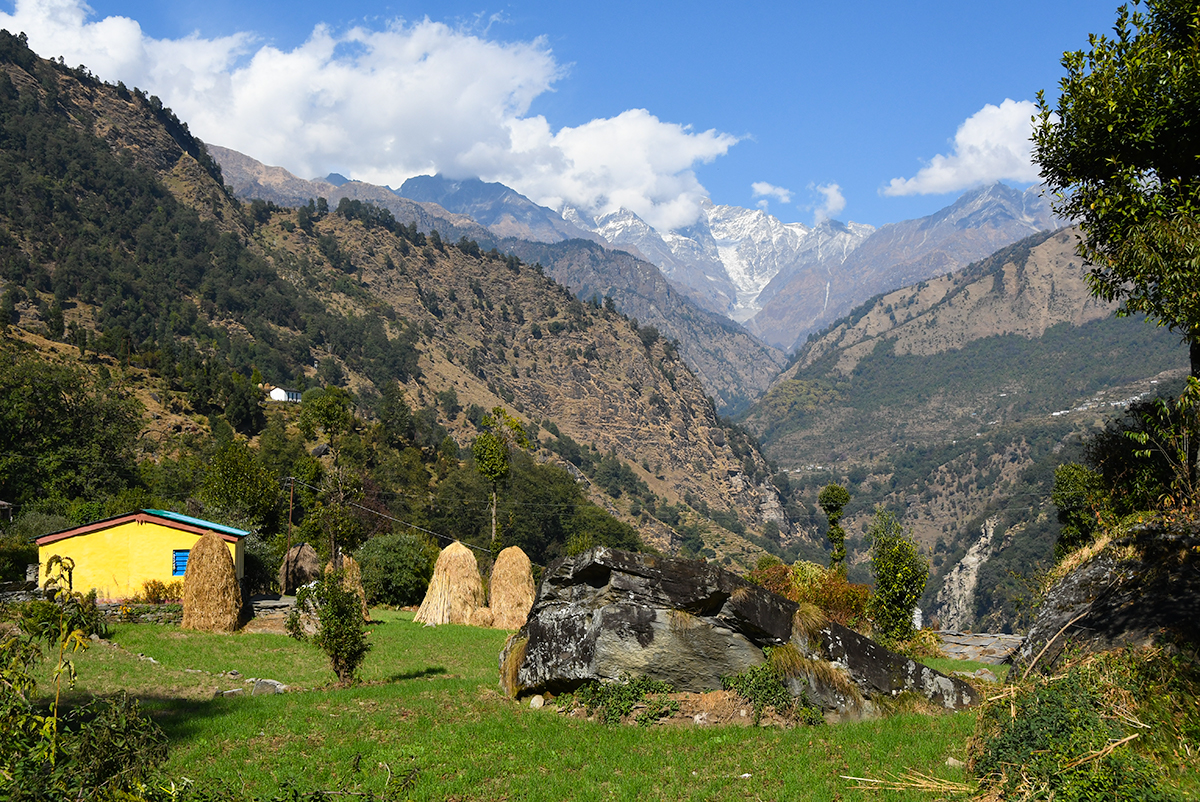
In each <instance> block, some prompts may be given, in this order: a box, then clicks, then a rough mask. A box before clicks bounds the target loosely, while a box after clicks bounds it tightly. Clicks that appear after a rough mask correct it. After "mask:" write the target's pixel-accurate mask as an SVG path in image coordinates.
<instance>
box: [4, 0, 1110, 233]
mask: <svg viewBox="0 0 1200 802" xmlns="http://www.w3.org/2000/svg"><path fill="white" fill-rule="evenodd" d="M1116 5H1117V3H1116V2H1115V1H1114V2H1073V1H1071V0H1055V2H1049V3H1047V2H1044V0H1043V2H1026V1H1025V0H1009V2H1004V3H985V4H972V3H962V2H955V3H949V2H918V3H896V2H857V3H854V2H847V3H811V2H791V3H771V2H762V3H754V4H731V3H712V2H702V1H698V0H692V1H691V2H687V3H676V2H666V3H663V2H660V3H634V2H623V1H621V2H606V3H590V4H583V3H562V2H557V3H543V2H509V3H501V4H496V5H480V4H477V3H474V4H469V3H463V2H457V1H452V2H439V3H420V2H391V3H379V2H364V1H362V0H349V1H348V2H340V3H330V2H327V0H326V1H325V2H320V3H318V2H307V0H292V1H291V2H287V3H283V2H265V1H261V0H260V1H256V0H241V2H227V0H213V1H210V2H205V3H195V2H191V3H172V2H144V1H143V0H94V2H92V3H91V4H90V6H87V5H83V4H82V3H81V2H80V0H18V2H11V0H10V2H0V25H2V26H3V27H8V28H20V29H22V30H26V31H27V33H28V34H29V37H30V44H31V46H32V47H33V48H34V49H35V50H36V51H37V52H39V53H40V54H41V55H43V56H57V55H63V56H64V57H65V58H66V60H67V62H68V63H71V64H79V63H83V64H86V65H87V66H89V67H90V68H91V69H92V70H93V72H95V73H96V74H97V75H99V76H100V77H101V78H103V79H105V80H110V81H116V80H123V81H125V82H126V83H127V84H130V85H137V86H141V87H142V88H145V89H146V90H148V91H150V92H152V93H154V94H158V95H159V96H160V97H162V98H163V100H164V102H166V103H167V104H168V105H170V106H171V107H172V108H174V109H175V110H176V112H177V113H179V115H180V116H181V117H182V118H183V119H185V120H186V121H188V122H189V124H190V126H191V128H192V130H193V131H194V132H195V133H197V134H198V135H199V136H200V137H201V138H203V139H204V140H205V141H208V142H212V143H215V144H219V145H225V146H228V147H232V148H235V149H237V150H240V151H242V152H245V153H247V154H248V155H250V156H253V157H255V158H257V159H260V160H262V161H265V162H267V163H269V164H278V165H281V166H284V167H286V168H288V169H290V170H292V171H293V172H295V173H297V174H299V175H301V176H303V177H312V176H315V175H323V174H325V173H327V172H330V171H338V172H342V173H344V174H346V175H349V176H351V177H354V178H361V179H363V180H368V181H374V182H377V183H385V184H390V185H391V186H398V185H399V183H400V182H402V181H403V179H404V178H405V177H407V176H409V175H414V174H419V173H422V172H429V171H432V170H435V169H436V170H441V171H443V172H446V173H448V174H452V175H458V176H466V175H479V176H480V177H482V178H484V179H486V180H499V181H503V182H504V183H506V184H509V185H510V186H514V187H515V188H517V189H518V190H520V191H522V192H524V193H525V194H527V195H529V196H530V197H532V198H534V199H535V200H537V201H539V202H543V203H546V204H547V205H552V206H560V205H562V204H569V205H572V206H576V207H579V208H582V209H584V210H586V211H589V212H592V213H601V212H603V211H606V210H611V209H613V208H616V207H617V206H627V207H629V208H632V209H633V210H634V211H636V212H638V213H639V214H641V215H642V216H643V217H645V218H646V219H648V220H649V221H650V222H651V223H653V224H655V225H657V226H659V227H660V228H670V227H674V226H678V225H684V224H686V223H687V222H688V221H689V219H690V218H694V216H695V214H696V209H697V208H698V207H697V204H698V202H699V199H700V198H702V197H704V196H708V197H711V198H712V200H714V201H715V202H717V203H726V204H732V205H738V206H747V207H753V206H755V205H760V206H764V207H765V208H767V209H768V210H769V211H770V212H771V213H772V214H774V215H776V216H778V217H780V218H781V219H783V220H784V221H786V222H793V221H799V222H804V223H812V222H813V221H814V219H816V218H819V217H820V216H822V215H826V214H832V216H834V217H836V218H838V219H842V220H854V221H857V222H864V223H870V224H873V225H881V224H883V223H887V222H893V221H896V220H902V219H907V218H912V217H918V216H921V215H924V214H928V213H930V212H932V211H934V210H936V209H938V208H941V207H942V206H945V205H946V204H947V203H949V202H951V201H952V200H953V198H954V197H956V196H957V195H958V194H959V193H960V192H961V191H962V190H963V189H965V188H967V187H969V186H971V185H973V184H976V183H979V182H984V181H991V180H997V179H1003V180H1007V181H1009V182H1010V183H1013V184H1014V185H1017V186H1026V185H1028V183H1029V182H1030V181H1031V180H1032V178H1033V173H1032V169H1031V167H1030V166H1029V164H1028V156H1027V153H1025V152H1023V151H1022V148H1024V147H1026V146H1025V145H1024V144H1023V143H1024V141H1025V138H1026V133H1025V131H1026V129H1025V128H1024V126H1025V125H1026V123H1025V120H1026V119H1027V118H1028V116H1029V112H1030V108H1029V106H1028V103H1029V101H1032V100H1033V98H1034V95H1035V93H1036V92H1037V90H1038V89H1046V90H1048V93H1049V94H1051V95H1053V93H1054V90H1055V87H1056V84H1057V81H1058V78H1059V77H1060V75H1061V67H1060V65H1059V59H1060V58H1061V55H1062V52H1063V51H1064V50H1068V49H1079V48H1084V47H1086V46H1087V35H1088V33H1089V32H1108V31H1109V30H1110V28H1111V25H1112V22H1113V20H1114V19H1115V9H1116ZM1006 101H1008V102H1007V103H1006Z"/></svg>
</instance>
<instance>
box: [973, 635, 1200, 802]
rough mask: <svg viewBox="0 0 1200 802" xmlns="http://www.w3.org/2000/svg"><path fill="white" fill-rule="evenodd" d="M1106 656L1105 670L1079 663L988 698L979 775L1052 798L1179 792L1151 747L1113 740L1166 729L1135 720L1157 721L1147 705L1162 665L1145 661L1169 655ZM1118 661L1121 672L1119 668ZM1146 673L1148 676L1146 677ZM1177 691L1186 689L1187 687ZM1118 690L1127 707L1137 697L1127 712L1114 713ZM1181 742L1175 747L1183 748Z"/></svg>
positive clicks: (1158, 796)
mask: <svg viewBox="0 0 1200 802" xmlns="http://www.w3.org/2000/svg"><path fill="white" fill-rule="evenodd" d="M1131 657H1132V655H1131ZM1104 660H1105V661H1106V662H1109V663H1110V664H1112V665H1111V666H1110V667H1109V668H1107V669H1100V670H1097V669H1098V665H1097V663H1095V662H1091V663H1085V664H1084V665H1077V666H1074V667H1072V668H1071V669H1070V670H1069V671H1067V672H1066V673H1065V674H1063V675H1060V676H1056V677H1053V678H1051V679H1049V680H1046V681H1041V680H1038V681H1035V682H1033V683H1031V684H1030V683H1027V684H1025V685H1022V686H1018V687H1017V688H1015V689H1014V693H1013V694H1011V699H1010V695H1008V694H1006V695H1005V696H1004V698H1003V700H1001V703H1000V704H995V703H993V704H988V705H985V706H984V709H983V711H982V713H981V715H980V719H979V725H978V730H977V739H978V742H979V744H980V749H979V754H978V757H977V758H976V759H975V762H974V772H975V774H976V775H977V776H979V777H981V778H983V780H984V782H985V783H986V784H987V785H991V786H992V787H998V788H1001V789H1003V790H1004V791H1005V792H1007V793H1016V791H1017V788H1018V787H1019V786H1024V787H1026V788H1028V787H1032V788H1033V789H1036V792H1037V793H1038V794H1039V796H1044V797H1045V798H1050V797H1053V798H1054V799H1062V800H1093V799H1105V800H1116V801H1117V802H1122V801H1123V800H1147V801H1149V800H1167V799H1175V798H1176V797H1175V796H1174V795H1173V794H1171V793H1170V791H1169V790H1168V787H1167V786H1166V785H1165V784H1164V783H1163V778H1162V775H1161V774H1160V770H1159V768H1158V767H1156V766H1155V765H1154V763H1153V762H1151V761H1150V760H1148V759H1147V758H1146V756H1145V752H1144V751H1143V750H1140V749H1139V750H1138V751H1135V749H1138V746H1139V744H1137V743H1136V741H1135V742H1134V743H1130V742H1129V741H1126V742H1125V743H1122V744H1119V745H1117V746H1115V747H1114V746H1113V745H1114V744H1117V742H1119V741H1122V740H1124V739H1125V738H1126V737H1127V736H1129V735H1135V736H1138V737H1139V738H1140V737H1141V736H1144V735H1147V734H1150V733H1153V732H1154V730H1155V729H1157V728H1158V727H1157V726H1150V727H1149V729H1148V730H1145V729H1140V728H1138V729H1135V728H1132V727H1129V726H1127V724H1128V723H1129V722H1135V721H1138V720H1139V718H1141V720H1142V721H1143V722H1146V723H1151V721H1148V719H1151V716H1149V715H1146V713H1147V710H1146V709H1145V708H1143V707H1142V705H1145V704H1147V702H1148V701H1149V698H1148V693H1150V692H1153V691H1154V690H1156V689H1155V688H1154V687H1153V685H1151V684H1149V683H1147V682H1145V680H1146V679H1147V678H1149V674H1150V673H1154V670H1153V669H1151V670H1149V671H1147V670H1146V669H1143V668H1140V667H1139V666H1138V664H1139V663H1150V664H1153V665H1157V664H1158V663H1159V662H1160V661H1162V660H1163V657H1162V656H1161V655H1149V656H1146V655H1139V656H1138V657H1136V658H1135V659H1133V660H1130V659H1128V658H1126V657H1124V656H1122V655H1120V654H1117V655H1115V656H1110V657H1107V658H1104ZM1122 663H1127V664H1128V666H1122V665H1121V664H1122ZM1112 668H1116V669H1117V671H1116V672H1115V673H1114V672H1112ZM1129 669H1133V670H1132V671H1129ZM1139 673H1145V674H1146V675H1147V676H1146V677H1139V676H1138V674H1139ZM1192 673H1193V674H1194V671H1193V672H1192ZM1193 681H1194V680H1193ZM1160 690H1165V689H1160ZM1174 690H1177V691H1186V687H1179V688H1176V689H1174ZM1114 695H1120V696H1121V706H1122V707H1126V705H1127V704H1128V702H1130V701H1132V702H1133V705H1131V706H1130V707H1132V709H1129V708H1126V710H1125V711H1124V712H1125V715H1124V716H1123V717H1122V716H1114V715H1108V712H1109V711H1110V710H1112V707H1113V706H1112V704H1111V702H1112V699H1111V698H1106V696H1108V697H1113V696H1114ZM1139 708H1142V709H1139ZM1174 708H1175V709H1174V710H1171V711H1170V712H1171V714H1172V715H1177V714H1178V712H1179V711H1180V710H1181V708H1180V706H1179V705H1177V704H1176V705H1174ZM1184 715H1185V716H1186V713H1185V714H1184ZM1192 718H1194V716H1192ZM1177 721H1178V719H1176V720H1175V721H1171V719H1167V720H1165V721H1162V720H1157V721H1153V724H1156V725H1158V726H1163V725H1166V728H1167V729H1169V730H1171V729H1174V728H1175V727H1176V726H1177V723H1176V722H1177ZM1131 740H1133V739H1131ZM1175 743H1178V742H1177V741H1173V743H1172V744H1171V745H1169V746H1167V749H1168V750H1171V749H1175V748H1177V746H1175V745H1174V744H1175ZM1150 751H1151V753H1153V752H1154V751H1157V750H1154V749H1151V750H1150ZM1167 754H1169V751H1168V753H1167ZM1160 757H1162V755H1160Z"/></svg>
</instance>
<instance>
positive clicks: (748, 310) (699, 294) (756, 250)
mask: <svg viewBox="0 0 1200 802" xmlns="http://www.w3.org/2000/svg"><path fill="white" fill-rule="evenodd" d="M562 214H563V217H564V219H566V220H568V221H569V222H571V223H574V224H575V225H577V226H579V227H580V228H587V229H589V230H591V231H593V232H595V233H596V234H598V235H599V236H601V237H603V238H604V239H605V241H607V242H608V243H610V244H611V245H613V246H614V247H617V248H622V249H625V250H628V251H629V252H630V253H633V254H635V255H637V256H640V257H641V258H643V259H646V260H647V261H649V262H651V263H653V264H654V265H656V266H657V267H658V268H659V269H660V270H662V272H663V274H664V275H665V276H666V277H667V278H668V279H670V280H671V281H672V283H674V284H675V285H676V286H678V287H679V288H680V289H682V290H683V291H684V292H685V293H686V294H688V295H689V296H690V297H691V298H692V299H693V300H695V301H696V302H697V303H699V304H700V305H701V306H703V307H705V308H706V309H709V310H710V311H713V312H717V313H719V314H723V315H726V316H727V317H730V318H732V319H733V320H736V321H738V322H739V323H741V322H745V321H746V320H749V319H750V318H752V317H753V316H754V315H755V313H757V312H758V310H759V309H761V308H762V305H763V303H764V302H765V301H766V300H767V298H769V296H767V297H760V296H762V292H763V290H764V289H766V288H767V287H768V285H770V283H771V282H772V280H773V279H775V278H776V277H777V276H781V275H783V276H790V275H792V274H794V273H795V272H797V271H799V270H801V269H803V268H804V266H806V265H810V264H815V263H817V262H822V263H829V264H837V263H840V261H841V260H844V259H845V258H846V256H847V255H848V254H849V253H850V252H852V251H853V250H854V249H855V248H856V247H858V245H859V244H861V243H862V242H863V241H864V240H865V239H866V238H867V237H868V236H870V234H871V233H872V232H873V231H874V229H873V228H872V227H871V226H866V225H860V224H858V223H850V224H849V225H845V224H842V223H838V222H836V221H830V222H826V223H822V224H821V225H819V226H817V227H815V228H809V227H808V226H806V225H803V224H802V223H784V222H782V221H780V220H779V219H778V218H776V217H772V216H771V215H769V214H767V213H765V212H763V211H761V210H759V209H744V208H741V207H738V206H718V205H716V204H713V203H711V202H708V201H706V202H705V203H704V204H703V207H702V216H701V217H700V219H699V220H697V221H696V222H695V223H694V224H692V225H691V226H688V227H686V228H682V229H679V230H678V231H668V232H660V231H657V230H655V229H654V228H652V227H651V226H650V225H649V224H648V223H646V222H645V221H644V220H642V219H641V218H640V217H638V216H637V215H636V214H634V213H633V212H631V211H629V210H628V209H620V210H618V211H615V212H610V213H609V214H606V215H603V216H601V217H599V218H597V219H595V220H591V219H589V218H588V217H587V216H586V215H584V214H582V213H581V212H579V211H578V210H576V209H571V208H566V209H563V210H562Z"/></svg>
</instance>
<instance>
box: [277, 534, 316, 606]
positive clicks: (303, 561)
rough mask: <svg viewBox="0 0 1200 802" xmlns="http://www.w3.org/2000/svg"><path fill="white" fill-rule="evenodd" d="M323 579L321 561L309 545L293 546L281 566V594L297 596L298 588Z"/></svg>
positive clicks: (284, 556)
mask: <svg viewBox="0 0 1200 802" xmlns="http://www.w3.org/2000/svg"><path fill="white" fill-rule="evenodd" d="M320 578H321V561H320V560H318V559H317V552H316V551H314V550H313V547H312V546H310V545H308V544H307V543H301V544H300V545H299V546H292V547H291V548H290V549H288V553H287V554H285V555H283V563H282V564H281V565H280V566H279V592H280V593H283V594H284V595H285V596H291V595H293V594H295V592H296V588H300V587H303V586H304V585H307V584H308V583H309V582H315V581H316V580H318V579H320Z"/></svg>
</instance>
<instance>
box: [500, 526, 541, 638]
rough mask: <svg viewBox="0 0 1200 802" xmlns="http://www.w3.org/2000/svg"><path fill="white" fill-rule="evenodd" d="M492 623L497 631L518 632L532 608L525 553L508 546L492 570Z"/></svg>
mask: <svg viewBox="0 0 1200 802" xmlns="http://www.w3.org/2000/svg"><path fill="white" fill-rule="evenodd" d="M491 586H492V603H491V608H492V623H491V626H493V627H495V628H496V629H520V628H521V627H522V626H523V625H524V624H525V619H527V618H528V617H529V610H530V608H532V607H533V597H534V595H535V592H536V591H535V588H534V586H533V565H532V564H531V563H530V562H529V558H528V557H527V556H525V552H523V551H521V549H519V548H517V547H516V546H509V547H508V548H507V549H505V550H504V551H502V552H500V556H499V557H497V558H496V565H495V567H493V568H492V583H491Z"/></svg>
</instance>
